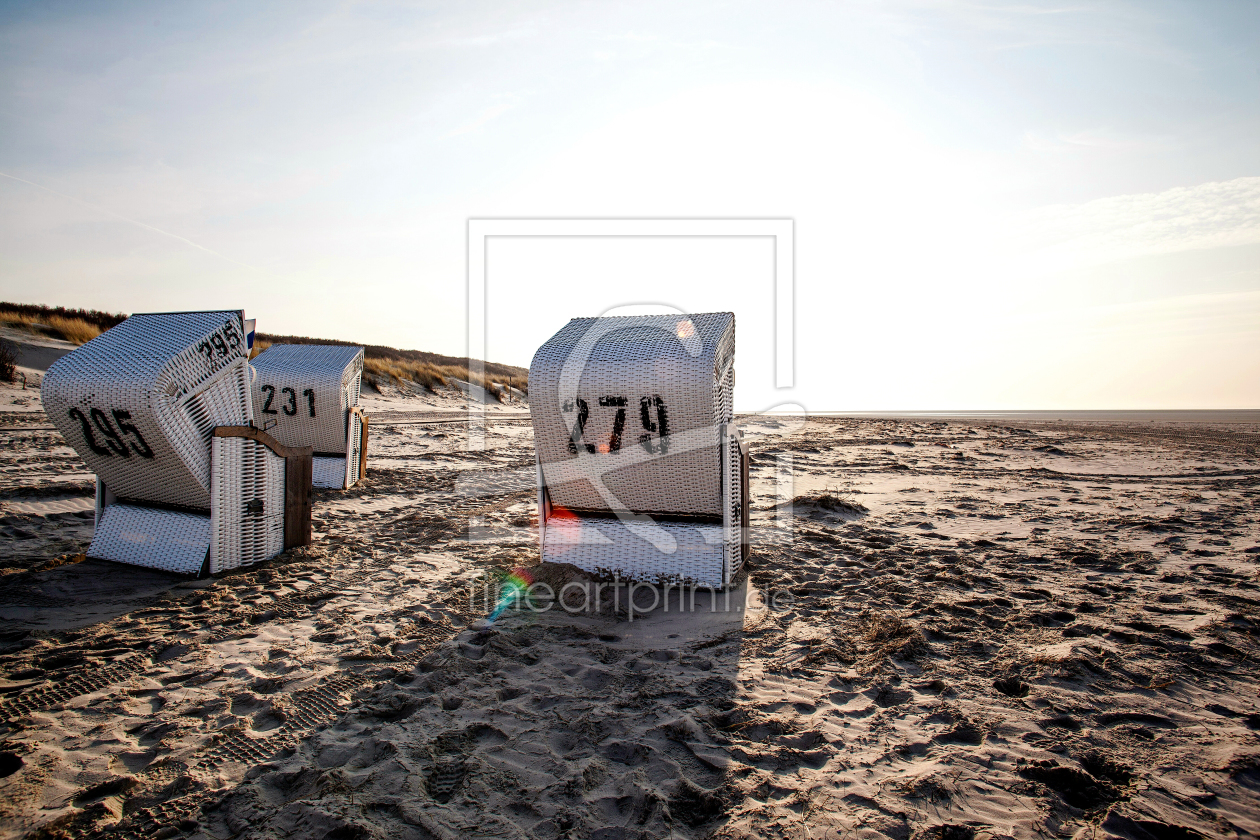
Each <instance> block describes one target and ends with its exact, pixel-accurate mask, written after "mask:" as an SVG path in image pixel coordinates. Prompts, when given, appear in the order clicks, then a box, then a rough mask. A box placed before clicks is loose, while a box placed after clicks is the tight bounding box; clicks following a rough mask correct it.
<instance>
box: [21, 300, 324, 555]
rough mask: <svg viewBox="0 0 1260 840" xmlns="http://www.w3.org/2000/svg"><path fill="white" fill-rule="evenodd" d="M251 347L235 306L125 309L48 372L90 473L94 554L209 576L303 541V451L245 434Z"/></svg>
mask: <svg viewBox="0 0 1260 840" xmlns="http://www.w3.org/2000/svg"><path fill="white" fill-rule="evenodd" d="M245 347H246V345H245V333H244V323H243V321H242V317H241V313H240V312H239V311H223V312H177V313H159V314H142V315H133V316H131V317H130V318H128V319H127V320H125V321H123V322H122V323H121V324H119V325H118V326H116V327H114V328H112V329H110V330H108V331H107V332H104V333H102V334H101V335H99V336H97V337H96V338H94V339H92V340H91V341H89V342H87V343H86V344H84V345H83V346H81V347H79V348H76V349H75V350H73V351H71V352H70V353H67V354H66V355H65V356H62V357H61V358H60V359H59V360H57V362H56V363H54V364H53V365H52V366H51V367H50V368H49V369H48V373H47V374H46V375H45V377H44V382H43V385H42V387H41V389H40V390H41V396H42V398H43V402H44V411H45V413H46V414H47V415H48V418H49V419H50V420H51V421H52V423H53V425H54V426H56V427H57V429H58V431H60V432H61V434H62V435H63V436H64V437H65V439H66V442H67V443H68V444H69V445H70V446H71V447H73V448H74V450H75V451H76V452H78V453H79V455H80V456H81V457H82V458H83V460H84V462H85V463H86V464H87V465H88V467H89V469H91V470H92V471H93V472H94V473H96V531H95V534H94V535H93V538H92V544H91V547H90V548H89V549H88V552H87V553H88V556H90V557H96V558H100V559H103V560H114V561H118V562H121V563H130V564H133V565H137V566H148V567H151V568H157V569H165V570H167V571H171V572H180V573H183V574H200V573H202V572H209V573H211V574H213V573H216V572H220V571H223V570H225V569H231V568H235V567H237V566H244V565H249V564H251V563H257V562H259V561H262V560H266V559H268V558H270V557H273V556H275V555H276V554H279V553H280V552H281V551H283V550H285V549H286V548H290V547H293V546H295V545H304V544H306V543H308V542H310V492H309V486H310V485H309V482H310V478H309V473H310V462H311V453H310V451H309V450H307V451H302V450H296V449H293V448H291V447H285V446H283V445H281V444H279V443H278V442H277V441H275V440H273V439H272V438H271V437H269V436H268V435H265V434H263V433H261V432H260V431H259V430H258V429H256V428H253V426H252V421H253V406H252V403H251V400H250V391H249V366H248V361H247V351H246V349H245Z"/></svg>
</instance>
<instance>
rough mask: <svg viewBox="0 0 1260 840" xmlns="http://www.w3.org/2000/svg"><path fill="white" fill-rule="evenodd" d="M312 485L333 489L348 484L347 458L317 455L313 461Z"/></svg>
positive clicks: (339, 488) (342, 487)
mask: <svg viewBox="0 0 1260 840" xmlns="http://www.w3.org/2000/svg"><path fill="white" fill-rule="evenodd" d="M311 485H312V486H313V487H323V488H327V489H332V490H344V489H345V486H346V459H345V458H325V457H323V456H319V457H316V458H315V459H314V461H313V462H312V463H311Z"/></svg>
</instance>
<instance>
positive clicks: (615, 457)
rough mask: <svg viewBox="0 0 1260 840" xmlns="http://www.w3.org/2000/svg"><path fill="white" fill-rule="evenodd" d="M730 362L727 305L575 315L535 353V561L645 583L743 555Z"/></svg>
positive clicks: (741, 470) (727, 568)
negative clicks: (698, 310)
mask: <svg viewBox="0 0 1260 840" xmlns="http://www.w3.org/2000/svg"><path fill="white" fill-rule="evenodd" d="M734 360H735V316H734V315H733V314H731V313H729V312H716V313H704V314H693V315H643V316H632V317H616V318H575V319H573V320H572V321H570V322H569V323H568V325H566V326H565V327H564V328H563V329H561V330H560V331H559V332H558V333H556V334H555V335H554V336H552V337H551V338H550V339H549V340H548V341H547V342H546V343H545V344H543V346H542V347H540V348H539V349H538V352H537V353H535V355H534V359H533V362H532V363H531V364H530V369H529V391H530V414H531V417H532V421H533V426H534V446H535V452H536V456H537V469H538V504H539V516H538V521H539V542H540V545H541V550H542V559H543V560H544V561H550V562H557V563H572V564H573V565H575V566H577V567H579V568H581V569H585V570H587V571H591V572H596V573H600V574H607V575H614V574H615V575H618V576H620V577H621V578H623V579H633V580H641V581H648V582H653V583H666V582H673V583H681V584H690V585H697V586H708V587H713V588H721V587H724V586H727V585H729V584H730V583H731V582H732V581H733V580H734V578H735V576H736V575H737V574H738V572H739V569H740V567H741V566H742V564H743V561H744V559H745V558H746V557H747V553H748V542H747V535H746V531H747V523H748V453H747V447H746V446H745V445H744V442H743V440H742V437H741V436H740V434H739V431H738V429H737V428H736V427H735V424H734V422H733V401H732V400H733V391H734V385H735V370H734ZM649 518H650V521H649Z"/></svg>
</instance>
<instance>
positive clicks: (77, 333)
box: [47, 315, 101, 344]
mask: <svg viewBox="0 0 1260 840" xmlns="http://www.w3.org/2000/svg"><path fill="white" fill-rule="evenodd" d="M47 326H48V328H49V329H50V330H52V331H53V332H56V333H59V334H60V335H61V337H62V338H64V339H65V340H66V341H68V342H70V343H71V344H87V343H88V342H89V341H91V340H92V339H94V338H96V337H97V336H98V335H100V334H101V328H100V327H98V326H96V324H89V323H88V322H87V321H84V320H81V319H79V318H62V317H61V316H60V315H54V316H52V317H51V318H49V319H48V324H47Z"/></svg>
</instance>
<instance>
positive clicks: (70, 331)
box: [0, 312, 102, 345]
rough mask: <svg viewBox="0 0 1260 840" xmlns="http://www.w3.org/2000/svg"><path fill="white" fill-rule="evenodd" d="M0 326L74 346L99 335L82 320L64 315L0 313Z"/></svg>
mask: <svg viewBox="0 0 1260 840" xmlns="http://www.w3.org/2000/svg"><path fill="white" fill-rule="evenodd" d="M0 324H6V325H8V326H10V327H17V328H18V329H23V330H26V331H28V332H31V333H37V334H42V335H46V336H49V337H51V338H60V339H63V340H65V341H68V342H70V343H71V344H74V345H79V344H86V343H87V342H89V341H91V340H92V339H94V338H96V337H97V336H98V335H100V334H101V332H102V330H101V328H100V327H99V326H98V325H96V324H93V323H90V322H88V321H85V320H83V319H82V318H75V317H67V316H64V315H30V314H27V313H23V312H0Z"/></svg>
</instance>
